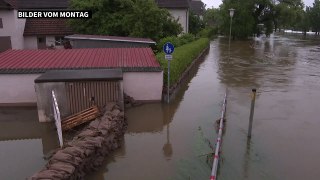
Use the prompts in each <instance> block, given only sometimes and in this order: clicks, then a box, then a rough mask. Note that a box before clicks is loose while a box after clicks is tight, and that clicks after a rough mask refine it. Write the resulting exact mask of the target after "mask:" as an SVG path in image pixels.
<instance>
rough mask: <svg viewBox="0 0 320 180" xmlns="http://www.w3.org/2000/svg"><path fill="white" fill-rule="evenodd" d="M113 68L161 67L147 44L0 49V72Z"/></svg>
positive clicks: (142, 69)
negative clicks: (128, 46) (134, 45)
mask: <svg viewBox="0 0 320 180" xmlns="http://www.w3.org/2000/svg"><path fill="white" fill-rule="evenodd" d="M113 68H121V69H122V70H123V71H130V72H131V71H134V72H140V71H141V72H143V71H152V72H153V71H162V69H161V67H160V64H159V63H158V61H157V60H156V57H155V55H154V53H153V51H152V50H151V48H95V49H62V50H7V51H5V52H3V53H0V74H17V73H20V74H30V73H44V72H46V71H48V70H72V69H113Z"/></svg>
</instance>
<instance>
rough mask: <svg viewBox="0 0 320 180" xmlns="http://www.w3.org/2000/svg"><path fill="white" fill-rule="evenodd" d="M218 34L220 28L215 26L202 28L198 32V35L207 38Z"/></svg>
mask: <svg viewBox="0 0 320 180" xmlns="http://www.w3.org/2000/svg"><path fill="white" fill-rule="evenodd" d="M217 34H218V28H216V27H214V28H209V27H208V28H205V29H202V30H201V31H200V32H199V33H198V34H197V36H199V37H203V38H204V37H207V38H210V39H211V38H213V37H214V36H215V35H217Z"/></svg>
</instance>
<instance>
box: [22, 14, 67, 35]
mask: <svg viewBox="0 0 320 180" xmlns="http://www.w3.org/2000/svg"><path fill="white" fill-rule="evenodd" d="M68 34H73V31H72V29H71V28H70V27H68V25H67V20H66V19H55V18H54V19H50V18H47V19H39V18H28V19H27V20H26V25H25V28H24V33H23V35H24V36H30V35H68Z"/></svg>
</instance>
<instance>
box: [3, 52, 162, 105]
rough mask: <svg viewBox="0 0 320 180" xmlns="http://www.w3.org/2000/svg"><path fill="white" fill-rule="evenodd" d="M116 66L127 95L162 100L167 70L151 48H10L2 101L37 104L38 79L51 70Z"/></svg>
mask: <svg viewBox="0 0 320 180" xmlns="http://www.w3.org/2000/svg"><path fill="white" fill-rule="evenodd" d="M114 68H120V69H121V70H122V72H123V89H124V92H125V93H126V94H127V95H129V96H132V97H133V98H134V99H136V100H138V101H160V100H161V97H162V88H163V70H162V69H161V67H160V65H159V63H158V62H157V60H156V57H155V55H154V53H153V51H152V50H151V49H150V48H96V49H61V50H7V51H5V52H3V53H0V84H1V86H0V105H5V106H8V105H15V106H16V105H36V102H37V99H36V92H35V88H34V86H35V83H34V80H35V79H36V78H38V77H39V76H40V75H42V74H43V73H45V72H46V71H49V70H77V69H79V70H83V69H91V70H94V69H114Z"/></svg>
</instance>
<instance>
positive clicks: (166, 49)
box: [163, 42, 174, 103]
mask: <svg viewBox="0 0 320 180" xmlns="http://www.w3.org/2000/svg"><path fill="white" fill-rule="evenodd" d="M173 51H174V46H173V44H171V43H170V42H167V43H165V44H164V45H163V52H164V53H165V54H166V55H165V59H166V60H168V78H167V79H168V83H167V94H168V97H167V102H168V103H169V101H170V61H171V60H172V55H171V54H172V53H173Z"/></svg>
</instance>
